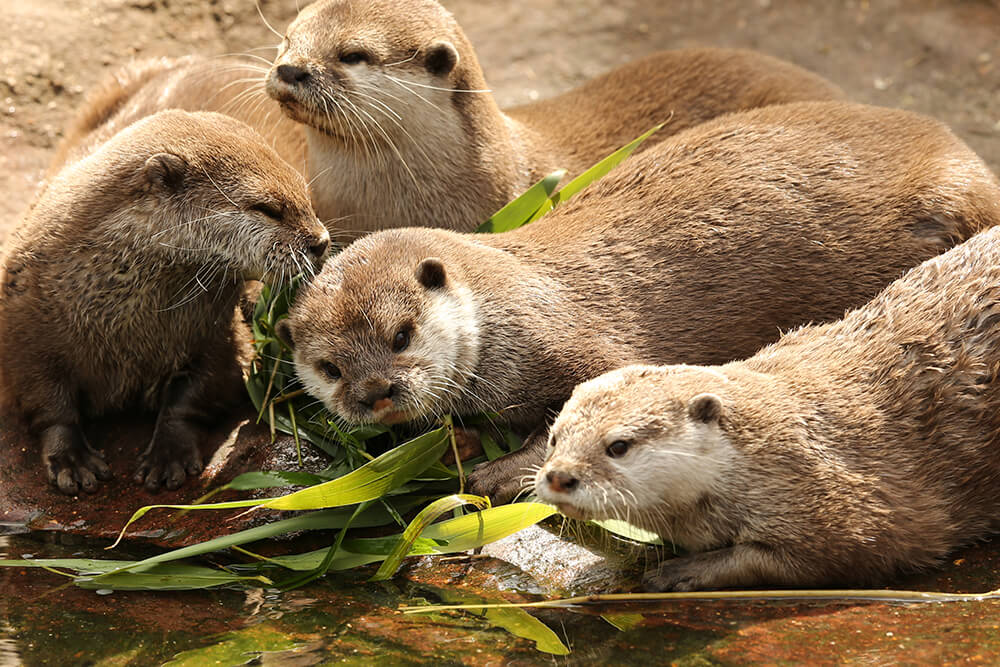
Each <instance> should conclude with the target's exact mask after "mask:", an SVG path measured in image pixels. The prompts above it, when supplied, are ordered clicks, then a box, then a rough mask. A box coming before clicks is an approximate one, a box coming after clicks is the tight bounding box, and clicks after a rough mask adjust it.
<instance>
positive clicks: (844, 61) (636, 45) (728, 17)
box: [0, 0, 1000, 242]
mask: <svg viewBox="0 0 1000 667" xmlns="http://www.w3.org/2000/svg"><path fill="white" fill-rule="evenodd" d="M301 1H302V2H303V4H304V0H301ZM296 2H297V0H261V1H260V5H261V10H262V13H263V15H264V16H265V17H267V19H268V21H269V22H270V23H271V24H272V25H273V26H275V27H276V28H277V29H278V30H281V29H282V28H283V27H284V26H286V25H287V24H288V22H289V21H290V20H291V19H292V18H293V17H294V15H295V13H296ZM445 5H446V6H447V7H448V8H449V9H451V10H452V11H453V12H454V13H455V15H456V17H457V18H458V20H459V22H460V23H461V24H462V26H463V27H464V28H465V30H466V32H467V33H468V34H469V37H470V39H471V40H472V43H473V44H474V45H475V46H476V48H477V50H478V53H479V59H480V61H481V63H482V65H483V67H484V69H485V70H486V77H487V80H488V81H489V82H490V85H491V86H492V88H493V90H494V92H495V94H496V96H497V98H498V100H499V101H500V103H501V105H503V106H507V105H513V104H517V103H522V102H527V101H530V100H533V99H538V98H540V97H545V96H548V95H551V94H553V93H556V92H559V91H562V90H565V89H566V88H569V87H571V86H573V85H575V84H577V83H580V82H581V81H583V80H585V79H587V78H589V77H592V76H594V75H596V74H598V73H600V72H603V71H605V70H607V69H609V68H611V67H614V66H616V65H619V64H621V63H624V62H626V61H628V60H630V59H632V58H635V57H637V56H640V55H643V54H646V53H649V52H651V51H655V50H657V49H663V48H674V47H682V46H695V45H714V46H740V47H749V48H754V49H758V50H760V51H764V52H766V53H770V54H772V55H776V56H779V57H782V58H785V59H788V60H790V61H792V62H795V63H797V64H799V65H801V66H803V67H806V68H808V69H811V70H813V71H815V72H818V73H819V74H822V75H823V76H826V77H827V78H829V79H831V80H832V81H835V82H836V83H838V84H839V85H840V86H842V87H843V88H844V90H845V91H846V92H847V93H848V95H849V96H850V97H851V98H853V99H856V100H858V101H862V102H869V103H873V104H881V105H886V106H898V107H904V108H907V109H914V110H917V111H921V112H924V113H927V114H930V115H932V116H935V117H937V118H939V119H941V120H943V121H944V122H946V123H947V124H948V125H950V126H951V127H952V128H954V130H955V131H956V132H957V133H958V134H959V136H961V137H962V138H963V139H965V140H966V141H967V142H968V143H969V144H970V145H971V146H972V147H973V148H974V149H975V150H976V151H977V152H978V153H979V154H980V155H982V156H983V157H984V158H985V160H986V161H987V162H988V163H989V164H990V166H991V167H993V169H994V170H1000V2H998V1H997V0H966V1H964V2H963V1H958V0H952V1H950V2H935V1H934V0H885V1H879V0H873V1H871V2H869V1H868V0H846V1H841V2H827V1H825V0H815V1H813V2H796V1H791V0H789V1H781V0H716V1H712V2H709V1H707V0H672V1H671V2H663V1H662V0H619V1H617V2H609V1H603V0H574V2H571V3H566V2H556V1H555V0H530V1H529V0H489V1H486V2H484V1H481V0H479V1H477V0H446V2H445ZM4 10H5V11H4V19H5V35H4V40H3V41H4V46H3V52H2V55H0V66H2V67H0V69H2V75H0V101H2V106H0V146H2V152H0V192H2V193H3V197H2V198H0V242H2V240H3V238H4V237H5V236H6V233H7V230H9V228H10V226H11V225H12V224H14V223H15V222H16V220H17V219H18V218H19V217H20V216H21V215H22V213H23V212H24V210H25V207H26V206H27V205H28V203H29V202H30V200H31V198H32V196H33V194H34V192H35V190H36V188H37V186H38V183H39V181H40V179H41V177H42V174H43V172H44V170H45V167H46V164H47V162H48V160H49V159H50V157H51V154H52V152H53V148H54V146H55V144H56V143H57V142H58V139H59V137H60V134H61V130H62V128H63V126H64V125H65V123H66V121H67V120H68V118H69V117H70V116H71V114H72V113H73V111H74V109H75V108H76V106H77V105H78V104H79V103H80V101H81V99H82V96H83V94H84V92H85V91H86V90H87V89H88V88H89V87H90V86H92V85H93V84H94V83H95V82H96V81H98V80H99V79H100V77H101V76H102V75H104V74H105V73H106V72H107V71H109V70H111V69H113V68H114V67H116V66H118V65H120V64H122V63H125V62H127V61H129V60H130V59H132V58H143V57H152V56H160V55H175V56H176V55H183V54H187V53H195V52H196V53H202V54H222V53H234V52H247V51H250V52H252V53H254V54H255V55H260V56H262V57H265V58H267V57H270V56H271V55H272V54H273V52H272V51H270V50H268V49H267V48H265V47H268V46H273V45H274V44H275V43H276V42H277V38H276V37H275V35H274V34H272V33H271V32H270V31H269V30H268V28H267V27H266V26H265V25H264V22H263V21H262V19H261V17H260V16H259V15H258V13H257V10H256V8H255V5H254V3H253V2H252V1H251V0H78V1H76V2H65V0H32V1H31V2H8V3H5V6H4ZM253 49H259V50H253ZM251 50H253V51H251Z"/></svg>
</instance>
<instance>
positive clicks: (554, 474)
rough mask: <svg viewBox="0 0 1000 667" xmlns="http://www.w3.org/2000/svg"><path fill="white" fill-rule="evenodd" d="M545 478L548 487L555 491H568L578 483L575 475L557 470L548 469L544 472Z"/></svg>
mask: <svg viewBox="0 0 1000 667" xmlns="http://www.w3.org/2000/svg"><path fill="white" fill-rule="evenodd" d="M545 479H546V481H548V483H549V488H550V489H552V490H553V491H555V492H556V493H568V492H569V491H572V490H573V489H575V488H576V485H577V484H579V483H580V480H578V479H577V478H576V477H573V476H572V475H570V474H567V473H564V472H561V471H559V470H550V471H549V472H548V473H546V475H545Z"/></svg>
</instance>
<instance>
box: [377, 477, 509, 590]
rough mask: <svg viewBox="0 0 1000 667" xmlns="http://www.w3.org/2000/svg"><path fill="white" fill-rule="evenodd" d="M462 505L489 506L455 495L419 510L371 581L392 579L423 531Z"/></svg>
mask: <svg viewBox="0 0 1000 667" xmlns="http://www.w3.org/2000/svg"><path fill="white" fill-rule="evenodd" d="M463 505H475V506H476V507H478V508H480V509H484V508H487V507H489V506H490V501H489V499H488V498H484V497H482V496H473V495H469V494H461V493H456V494H453V495H450V496H445V497H444V498H439V499H437V500H435V501H434V502H432V503H431V504H430V505H428V506H427V507H425V508H424V509H422V510H420V512H419V513H418V514H417V516H415V517H414V518H413V521H411V522H410V525H409V526H407V527H406V530H404V531H403V534H402V535H400V536H399V541H398V543H397V544H396V546H395V547H393V549H392V551H391V552H389V555H388V556H387V557H386V559H385V561H384V562H383V563H382V565H381V566H380V567H379V569H378V572H376V573H375V575H374V576H373V577H372V578H371V581H383V580H385V579H389V578H390V577H392V575H394V574H395V573H396V570H398V569H399V565H400V563H402V562H403V558H404V557H406V554H408V553H409V552H410V548H411V547H412V546H413V543H414V542H416V540H417V538H418V537H420V535H421V534H422V533H423V532H424V530H426V529H427V528H428V527H429V526H430V525H431V524H432V523H434V521H436V520H437V519H438V517H440V516H441V515H442V514H444V513H445V512H450V511H451V510H453V509H456V508H458V507H461V506H463Z"/></svg>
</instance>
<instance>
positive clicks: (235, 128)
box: [0, 111, 329, 493]
mask: <svg viewBox="0 0 1000 667" xmlns="http://www.w3.org/2000/svg"><path fill="white" fill-rule="evenodd" d="M328 245H329V234H328V233H327V231H326V229H325V228H324V227H323V226H322V225H321V224H320V223H319V221H318V220H317V219H316V216H315V214H314V213H313V211H312V208H311V207H310V204H309V199H308V195H307V193H306V186H305V181H304V180H303V178H302V176H301V175H300V174H298V173H297V172H296V171H295V170H293V169H292V168H291V167H289V166H288V165H287V164H286V163H285V162H284V161H283V160H281V158H279V157H278V155H277V153H275V152H274V151H273V150H271V149H270V148H268V147H267V145H266V144H265V143H264V142H263V140H262V139H261V137H260V136H259V135H258V134H256V133H255V132H253V131H252V130H251V129H250V128H248V127H247V126H246V125H244V124H243V123H240V122H239V121H236V120H234V119H232V118H229V117H227V116H222V115H219V114H212V113H194V114H190V113H186V112H180V111H169V112H161V113H159V114H156V115H154V116H151V117H149V118H147V119H145V120H142V121H140V122H138V123H136V124H134V125H132V126H130V127H128V128H126V129H124V130H122V131H120V132H118V133H117V134H116V135H115V136H114V137H113V138H111V139H109V140H108V141H107V142H105V143H104V144H102V145H100V146H99V147H97V148H96V149H95V150H94V151H93V152H92V154H90V155H89V156H88V157H85V158H81V159H79V160H77V161H75V162H73V163H72V164H70V165H69V166H67V167H66V168H64V169H63V170H62V171H61V172H60V173H59V174H58V175H57V176H56V177H55V178H54V179H53V180H52V181H51V183H50V184H49V186H48V188H47V189H46V190H45V192H44V193H43V194H42V195H41V196H40V197H39V199H38V201H37V202H36V203H35V205H34V207H33V209H32V210H31V212H30V213H29V214H28V217H27V218H26V219H25V220H24V221H23V223H22V224H21V226H20V227H19V228H18V229H17V230H16V231H15V233H14V235H13V237H12V238H11V239H10V241H9V244H8V247H7V249H6V254H5V256H4V258H3V263H2V269H0V359H2V363H0V394H2V397H3V398H4V399H5V402H6V403H8V404H9V405H10V407H13V408H14V409H15V410H16V411H17V412H18V413H19V414H21V415H23V416H24V417H25V419H26V421H27V423H28V425H29V427H30V430H31V431H32V433H33V434H34V435H37V436H38V438H39V440H40V442H41V448H42V461H43V463H44V466H45V469H46V471H47V473H48V476H49V479H50V480H51V481H52V483H53V484H55V485H56V486H57V487H58V488H59V490H60V491H62V492H64V493H76V492H77V491H79V490H81V489H82V490H84V491H88V492H92V491H94V490H96V488H97V486H98V480H99V479H106V478H108V476H109V469H108V466H107V465H106V464H105V463H104V460H103V458H102V455H101V454H100V453H99V452H98V451H97V450H95V449H94V448H92V447H91V446H90V445H89V444H88V443H87V440H86V437H85V435H84V431H83V425H84V423H85V420H86V419H87V418H89V417H92V416H96V415H102V414H106V413H112V412H116V411H120V410H124V409H128V408H138V409H148V410H154V411H157V413H158V416H157V420H156V428H155V431H154V434H153V437H152V440H151V442H150V445H149V448H148V449H147V450H146V451H145V453H144V454H143V458H142V460H141V462H140V465H139V469H138V472H137V480H138V481H141V482H142V483H144V484H145V486H146V487H147V488H148V489H150V490H155V489H157V488H158V487H160V486H161V485H166V486H167V487H169V488H175V487H177V486H179V485H180V484H181V483H183V481H184V479H185V477H186V476H187V475H192V474H195V473H197V472H199V471H200V470H201V465H202V463H201V459H200V455H199V452H198V448H197V438H196V435H197V432H196V431H195V430H194V426H195V422H196V420H197V419H199V418H200V417H205V416H214V415H213V413H214V411H216V410H217V409H219V407H220V406H225V405H226V404H227V403H228V401H229V400H230V399H231V398H232V397H234V396H239V390H240V385H241V383H240V367H239V364H238V360H239V359H240V358H241V357H242V356H244V352H245V349H246V341H245V335H244V332H243V331H242V329H241V328H240V325H238V324H237V323H236V322H235V321H234V307H235V306H236V304H237V301H238V299H239V296H240V294H241V292H242V289H243V284H244V281H245V280H256V279H261V278H263V277H265V276H269V277H271V278H273V279H274V280H275V281H278V282H280V281H281V279H282V278H283V277H288V276H291V275H293V274H295V273H298V272H300V271H307V272H311V271H313V270H314V268H315V267H316V265H318V263H319V262H320V261H321V259H322V258H323V256H324V255H325V253H326V250H327V246H328Z"/></svg>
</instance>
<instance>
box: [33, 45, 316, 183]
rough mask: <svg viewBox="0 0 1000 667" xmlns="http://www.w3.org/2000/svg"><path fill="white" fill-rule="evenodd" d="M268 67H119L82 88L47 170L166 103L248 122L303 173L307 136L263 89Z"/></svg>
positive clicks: (197, 60) (165, 61) (237, 60)
mask: <svg viewBox="0 0 1000 667" xmlns="http://www.w3.org/2000/svg"><path fill="white" fill-rule="evenodd" d="M262 60H263V59H262ZM264 62H267V61H266V60H265V61H264ZM266 72H267V68H265V67H263V66H262V65H261V64H260V63H259V62H255V61H253V60H252V59H250V58H247V57H235V56H227V57H219V58H201V57H196V56H186V57H182V58H154V59H150V60H141V61H137V62H133V63H130V64H128V65H125V66H124V67H121V68H119V69H118V70H117V71H115V72H112V73H111V74H110V75H108V76H107V77H106V78H105V79H104V80H103V81H102V82H101V83H99V84H98V85H97V86H96V87H95V88H94V89H93V90H91V91H90V92H89V93H88V95H87V97H86V99H84V101H83V103H82V104H81V106H80V111H79V112H78V113H77V114H76V115H75V117H74V118H73V120H72V121H71V123H70V125H69V127H68V128H67V129H66V134H65V136H64V137H63V140H62V141H61V142H60V144H59V146H58V147H57V149H56V154H55V157H54V158H53V160H52V162H51V164H50V166H49V171H48V175H49V177H50V178H51V177H54V176H55V175H56V174H57V173H58V172H59V170H60V169H62V168H63V166H65V164H66V163H67V162H70V161H72V160H73V159H75V158H77V157H86V156H87V155H89V154H90V153H91V152H92V151H93V149H94V147H96V146H99V145H100V144H102V143H103V142H105V141H107V140H108V139H109V138H111V137H112V136H114V135H115V134H116V133H118V132H119V131H121V130H122V129H123V128H125V127H128V126H129V125H131V124H132V123H134V122H136V121H137V120H141V119H143V118H146V117H147V116H150V115H152V114H154V113H156V112H158V111H164V110H167V109H183V110H185V111H215V112H219V113H224V114H226V115H227V116H232V117H233V118H236V119H237V120H240V121H242V122H244V123H246V124H247V125H249V126H250V127H252V128H254V129H255V130H256V131H257V132H258V133H259V134H260V135H261V136H262V137H263V138H264V139H265V140H266V141H267V143H268V144H269V145H270V146H271V147H272V148H273V149H274V150H276V151H277V152H278V155H280V156H281V157H282V159H284V160H285V161H286V162H288V163H289V164H290V165H292V166H293V167H295V168H296V169H297V170H299V171H300V172H301V173H303V174H304V173H305V169H306V140H305V134H304V132H303V130H302V126H301V125H299V124H298V123H295V122H293V121H291V120H289V119H288V118H286V117H285V116H284V115H283V114H282V113H281V111H280V109H278V107H277V105H275V104H274V102H273V101H271V99H270V98H268V97H267V95H266V94H265V93H264V84H263V80H262V75H263V74H264V73H266Z"/></svg>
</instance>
